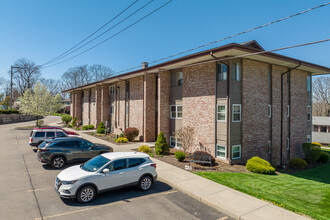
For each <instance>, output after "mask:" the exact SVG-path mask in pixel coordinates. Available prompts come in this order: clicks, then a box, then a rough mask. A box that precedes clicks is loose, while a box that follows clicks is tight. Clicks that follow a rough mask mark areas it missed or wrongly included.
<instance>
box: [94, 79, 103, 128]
mask: <svg viewBox="0 0 330 220" xmlns="http://www.w3.org/2000/svg"><path fill="white" fill-rule="evenodd" d="M101 93H102V86H101V85H97V86H96V90H95V94H96V100H95V102H96V127H97V126H99V124H100V122H101V121H102V118H101V108H102V105H101V100H102V98H101Z"/></svg>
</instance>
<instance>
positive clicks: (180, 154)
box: [175, 151, 186, 162]
mask: <svg viewBox="0 0 330 220" xmlns="http://www.w3.org/2000/svg"><path fill="white" fill-rule="evenodd" d="M175 158H176V159H178V161H180V162H182V161H184V159H185V158H186V155H185V153H184V152H183V151H177V152H175Z"/></svg>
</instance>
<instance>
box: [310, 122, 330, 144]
mask: <svg viewBox="0 0 330 220" xmlns="http://www.w3.org/2000/svg"><path fill="white" fill-rule="evenodd" d="M312 140H313V142H319V143H321V144H324V145H330V117H316V116H314V117H313V132H312Z"/></svg>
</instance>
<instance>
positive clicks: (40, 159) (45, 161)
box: [37, 156, 50, 164]
mask: <svg viewBox="0 0 330 220" xmlns="http://www.w3.org/2000/svg"><path fill="white" fill-rule="evenodd" d="M37 160H38V161H39V162H41V163H47V164H50V161H49V160H47V159H45V158H43V157H41V156H37Z"/></svg>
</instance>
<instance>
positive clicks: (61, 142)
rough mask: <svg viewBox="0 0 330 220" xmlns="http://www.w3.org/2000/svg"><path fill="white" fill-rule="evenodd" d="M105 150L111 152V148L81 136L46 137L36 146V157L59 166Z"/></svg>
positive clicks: (53, 165)
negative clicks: (46, 138)
mask: <svg viewBox="0 0 330 220" xmlns="http://www.w3.org/2000/svg"><path fill="white" fill-rule="evenodd" d="M107 152H113V149H112V148H111V147H108V146H105V145H101V144H93V143H91V142H89V141H87V140H85V139H82V138H74V137H64V138H55V139H48V140H45V141H44V142H43V143H41V144H40V145H39V146H38V151H37V158H38V160H39V161H40V162H43V163H47V164H50V165H51V166H52V167H54V168H61V167H63V165H64V164H65V163H70V162H76V161H86V160H88V159H90V158H92V157H95V156H96V155H99V154H102V153H107Z"/></svg>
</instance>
